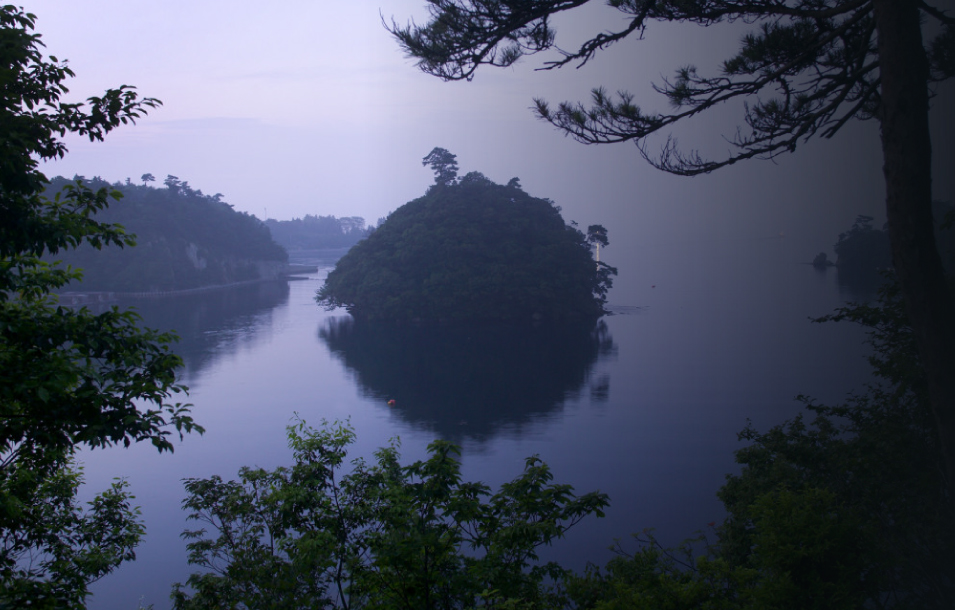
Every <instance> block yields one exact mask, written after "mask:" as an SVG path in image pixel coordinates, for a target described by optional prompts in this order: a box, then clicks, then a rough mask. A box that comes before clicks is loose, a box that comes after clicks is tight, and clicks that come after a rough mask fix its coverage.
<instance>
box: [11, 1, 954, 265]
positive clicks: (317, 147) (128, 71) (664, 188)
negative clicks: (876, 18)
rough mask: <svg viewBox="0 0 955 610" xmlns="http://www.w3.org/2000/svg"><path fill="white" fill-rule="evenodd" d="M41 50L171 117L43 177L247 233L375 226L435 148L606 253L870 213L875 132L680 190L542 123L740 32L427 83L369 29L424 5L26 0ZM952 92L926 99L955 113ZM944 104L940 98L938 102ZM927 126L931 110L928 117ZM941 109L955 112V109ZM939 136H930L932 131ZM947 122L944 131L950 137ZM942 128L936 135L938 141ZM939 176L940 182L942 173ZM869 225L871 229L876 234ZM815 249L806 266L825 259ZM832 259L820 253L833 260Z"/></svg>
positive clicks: (942, 188) (820, 235)
mask: <svg viewBox="0 0 955 610" xmlns="http://www.w3.org/2000/svg"><path fill="white" fill-rule="evenodd" d="M24 6H25V8H26V9H27V10H30V11H32V12H34V13H35V14H36V15H37V17H38V21H37V30H38V31H39V32H40V33H41V34H43V39H44V41H45V42H46V44H47V50H48V52H49V53H50V54H53V55H57V56H58V57H60V58H66V59H68V60H69V61H70V65H71V67H72V68H73V69H74V70H75V72H76V74H77V77H76V78H75V79H73V80H72V81H71V84H70V87H71V90H72V91H71V93H72V94H74V95H75V97H76V98H85V97H87V96H89V95H93V94H97V93H99V92H101V91H102V90H103V89H105V88H108V87H114V86H118V85H120V84H131V85H136V86H137V87H138V89H139V91H140V92H141V93H142V94H143V95H147V96H153V97H158V98H160V99H161V100H162V101H163V102H164V105H163V107H162V108H160V109H158V110H155V111H153V112H152V113H150V115H149V116H148V117H146V118H145V119H143V120H141V121H140V122H139V123H138V124H137V125H136V126H133V127H126V128H123V129H121V130H119V131H117V132H115V133H113V134H111V135H110V136H109V138H108V140H107V141H106V142H105V143H96V144H90V143H88V142H83V141H82V140H79V139H71V140H70V151H71V152H70V153H69V154H68V156H67V157H66V159H65V160H63V161H58V162H56V163H52V164H49V165H47V166H46V168H45V171H46V172H47V173H48V174H49V175H51V176H52V175H57V174H62V175H66V176H72V175H73V174H81V175H85V176H94V175H99V176H102V177H103V178H106V179H108V180H110V181H115V180H125V178H126V177H127V176H128V177H131V178H132V179H133V180H134V181H137V182H138V180H139V176H141V175H142V174H143V173H146V172H150V173H152V174H154V175H155V176H156V177H157V179H158V180H159V181H160V182H161V181H162V179H163V177H165V176H166V175H167V174H173V175H176V176H178V177H179V178H180V179H182V180H186V181H188V182H189V183H190V185H191V186H192V187H193V188H198V189H202V190H203V191H204V192H206V193H210V194H212V193H217V192H219V193H222V194H223V195H224V198H225V200H226V201H228V202H229V203H231V204H233V205H234V206H235V207H236V209H239V210H244V211H247V212H250V213H252V214H255V215H256V216H258V217H260V218H264V217H266V215H267V216H268V217H272V218H277V219H289V218H292V217H300V216H303V215H305V214H333V215H336V216H346V215H347V216H351V215H360V216H364V217H365V218H366V219H367V220H369V221H370V222H374V221H375V220H376V219H377V218H378V217H380V216H384V215H385V214H387V213H388V212H389V211H391V210H394V209H395V208H397V207H398V206H400V205H402V204H403V203H405V202H407V201H409V200H410V199H413V198H415V197H417V196H419V195H421V194H423V192H424V190H425V189H426V188H427V186H428V185H429V184H430V183H431V181H432V174H431V173H430V171H429V170H428V169H427V168H423V167H422V166H421V158H422V157H424V156H425V155H426V154H427V153H428V152H429V151H430V150H431V148H433V147H434V146H441V147H444V148H447V149H449V150H450V151H451V152H453V153H455V154H456V155H457V156H458V162H459V164H460V166H461V171H462V173H463V172H467V171H472V170H476V171H481V172H483V173H484V174H486V175H487V176H488V177H489V178H491V179H492V180H495V181H497V182H506V181H507V180H508V179H510V178H511V177H513V176H517V177H520V179H521V182H522V184H523V186H524V189H525V190H526V191H527V192H528V193H530V194H531V195H534V196H538V197H549V198H551V199H553V200H555V201H556V202H557V203H558V204H559V205H560V206H562V207H563V210H564V216H565V218H566V219H567V220H576V221H578V222H579V223H580V224H582V225H587V224H592V223H598V222H599V223H603V224H605V225H607V226H608V228H609V229H610V239H611V249H610V251H609V252H608V256H610V255H612V253H613V252H614V245H615V244H616V245H618V248H617V251H618V252H620V253H621V254H623V249H621V248H619V244H621V241H623V242H624V243H626V242H630V241H640V242H643V243H646V242H653V241H654V240H656V241H660V240H664V241H673V240H685V241H687V242H688V243H692V242H694V241H696V240H700V239H704V238H712V237H713V236H714V235H716V236H721V235H725V236H727V238H728V239H729V238H735V237H744V238H745V237H752V238H758V237H769V236H776V235H779V234H780V233H782V234H785V235H787V236H792V237H794V238H798V239H803V240H806V241H807V242H813V243H814V244H821V245H822V247H828V246H829V245H831V244H832V242H833V241H834V240H835V238H836V236H837V234H838V232H839V231H841V230H845V229H847V228H848V227H849V226H850V225H851V223H852V220H853V219H854V218H855V216H856V215H857V214H859V213H867V214H871V215H873V216H876V217H877V218H879V217H881V215H882V214H881V209H882V206H883V202H882V198H883V192H884V189H883V186H882V183H881V180H882V177H881V158H880V153H879V140H878V126H877V124H876V123H874V122H867V123H859V122H856V123H853V124H850V125H849V127H848V128H846V129H845V133H842V134H839V135H838V136H837V137H836V138H835V140H834V141H814V142H811V143H809V144H807V145H804V146H801V147H800V149H799V150H797V151H796V154H794V155H789V156H786V157H783V158H780V159H779V160H778V161H777V162H775V163H771V162H765V161H755V162H749V163H744V164H741V165H738V166H734V167H731V168H727V169H725V170H722V171H720V172H717V173H715V174H713V175H710V176H702V177H697V178H679V177H673V176H668V175H665V174H662V173H660V172H658V171H656V170H653V169H652V168H650V167H648V166H647V165H646V164H645V163H644V162H643V161H642V159H641V158H639V156H638V155H637V152H636V151H635V150H634V148H633V146H632V145H626V144H624V145H615V146H584V145H581V144H578V143H577V142H575V141H573V140H571V139H569V138H566V137H564V136H562V135H561V134H560V133H558V132H556V131H555V130H554V129H553V128H551V127H550V126H549V125H547V124H545V123H542V122H540V121H538V120H536V119H535V118H534V117H533V115H532V113H531V112H530V110H529V107H530V106H531V104H532V99H533V97H535V96H542V97H545V98H546V99H549V100H551V101H553V102H558V101H562V100H579V99H586V98H587V97H588V95H589V91H590V89H591V88H592V87H594V86H597V85H605V86H606V87H607V88H608V89H610V90H617V89H629V90H631V91H633V92H634V93H636V94H637V102H638V104H639V105H641V107H643V108H645V109H647V110H654V109H665V104H666V101H665V100H664V99H663V98H661V97H660V96H658V95H656V94H654V93H653V92H652V90H651V89H650V87H649V85H650V83H651V82H659V81H660V80H661V78H662V77H665V76H669V75H670V74H672V73H673V70H674V69H676V68H677V67H679V66H681V65H682V64H685V63H694V64H696V65H697V66H699V67H700V69H701V71H709V73H710V74H712V73H713V70H712V69H713V68H714V67H715V66H717V65H718V62H719V61H720V60H722V59H724V58H726V57H727V56H728V55H729V54H730V53H731V52H732V50H733V49H734V48H735V46H736V42H737V40H738V39H739V37H740V36H741V34H742V33H743V32H744V31H745V26H741V25H732V26H727V25H717V26H714V27H712V28H709V29H702V28H697V27H694V26H679V25H677V26H674V25H669V24H657V25H655V26H652V27H650V28H649V29H648V31H647V33H646V37H645V40H642V41H638V40H630V41H626V42H624V43H622V44H619V45H617V46H616V47H614V48H612V49H611V50H610V51H608V52H606V53H604V54H601V55H599V56H598V58H597V60H596V61H594V62H593V63H592V64H589V65H588V66H586V67H584V68H583V69H580V70H575V69H574V68H573V67H567V68H564V69H562V70H560V71H556V72H555V71H551V72H543V71H535V70H534V68H536V67H539V66H540V65H541V63H542V62H543V60H544V59H545V58H543V57H530V58H526V59H524V60H522V61H521V62H520V63H519V64H518V65H517V66H515V67H513V68H509V69H504V70H501V69H490V68H486V69H484V70H483V71H479V72H478V74H477V76H476V78H475V79H474V81H473V82H470V83H461V82H457V83H444V82H441V81H440V80H438V79H436V78H434V77H430V76H426V75H424V74H421V73H420V72H418V71H417V70H416V69H415V68H414V67H413V62H412V61H411V60H409V59H407V58H405V57H403V55H402V53H401V51H400V50H399V49H398V47H397V45H396V43H395V42H394V41H393V40H392V38H391V37H390V35H389V34H388V32H386V31H385V29H384V28H383V27H382V24H381V17H380V15H382V14H383V15H384V17H385V19H387V20H390V19H391V17H394V18H395V19H397V20H398V21H399V22H401V23H404V22H406V21H407V19H409V18H412V17H414V18H416V19H417V20H418V21H419V22H420V21H422V20H423V19H424V18H425V16H426V13H425V9H424V6H425V3H424V1H423V0H392V1H390V2H387V3H385V2H382V0H348V1H344V0H342V1H339V2H330V1H325V2H317V1H315V0H280V1H275V2H269V3H262V2H247V1H244V0H228V1H225V0H206V1H202V2H197V1H196V0H164V1H163V2H150V3H147V2H130V1H129V0H87V1H84V2H53V1H50V0H43V1H41V0H33V1H29V2H24ZM619 23H621V22H620V14H619V13H618V12H616V11H614V10H612V9H609V8H607V7H605V6H602V5H601V4H599V3H597V4H595V5H594V6H593V7H588V8H586V9H585V10H584V11H582V12H578V13H573V14H571V15H570V16H568V17H565V18H562V19H559V20H557V22H556V25H557V31H558V39H557V41H558V44H562V45H563V46H566V47H568V48H572V47H574V46H575V44H578V43H579V42H580V41H581V40H582V37H583V36H584V35H586V34H592V33H593V32H595V31H598V30H602V29H608V28H613V27H617V26H618V25H619ZM951 92H952V87H951V86H948V87H947V90H946V95H945V96H943V97H942V98H939V99H937V100H936V102H935V104H936V106H937V107H946V106H947V107H952V103H951V100H952V97H953V96H952V94H951ZM945 100H948V103H947V104H946V103H945ZM938 114H939V113H938V112H936V119H937V118H938V116H937V115H938ZM950 114H951V113H950ZM737 118H738V114H737V113H736V112H734V110H733V109H732V108H727V109H726V110H725V111H722V110H721V111H720V113H714V114H710V115H708V116H706V117H704V118H702V119H701V120H699V121H697V122H696V123H695V124H693V125H688V126H687V128H686V129H685V130H684V131H682V132H681V133H679V134H678V135H679V136H680V141H681V143H684V144H686V145H692V146H702V147H704V150H707V149H708V150H716V151H719V150H724V149H726V148H727V147H726V145H725V144H724V143H723V140H722V139H721V135H722V134H725V135H732V134H733V132H734V131H735V126H736V119H737ZM936 122H937V123H938V121H936ZM951 125H952V122H951V121H949V123H948V125H947V126H946V127H944V128H945V129H947V130H948V131H947V133H949V134H951V133H952V129H951ZM942 129H943V127H942V126H941V125H940V124H936V130H937V131H939V132H940V131H941V130H942ZM935 148H936V151H937V152H939V154H938V156H939V157H940V158H939V159H938V160H937V162H936V168H937V172H936V183H935V185H936V197H938V198H941V199H947V200H955V186H953V185H955V178H953V177H952V175H951V174H952V173H953V172H951V168H952V167H953V166H955V163H953V155H952V150H953V143H952V138H936V143H935ZM942 168H948V169H947V170H945V171H942ZM879 222H881V219H880V220H879ZM807 249H815V251H819V250H820V249H821V248H820V247H815V245H813V247H812V248H809V247H808V246H807ZM830 253H831V251H830Z"/></svg>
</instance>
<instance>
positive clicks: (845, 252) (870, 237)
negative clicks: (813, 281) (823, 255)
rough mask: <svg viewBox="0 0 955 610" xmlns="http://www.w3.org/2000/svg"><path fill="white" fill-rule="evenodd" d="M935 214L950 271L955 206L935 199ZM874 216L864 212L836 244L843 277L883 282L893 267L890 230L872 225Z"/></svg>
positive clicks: (938, 237) (953, 268)
mask: <svg viewBox="0 0 955 610" xmlns="http://www.w3.org/2000/svg"><path fill="white" fill-rule="evenodd" d="M932 215H933V216H934V217H935V239H936V242H937V244H938V250H939V254H940V255H941V257H942V264H943V265H944V266H945V268H946V270H947V271H948V273H952V272H953V271H955V228H953V224H955V206H952V205H951V204H949V203H945V202H942V201H933V202H932ZM872 220H873V219H872V217H871V216H863V215H860V216H858V217H857V218H856V220H855V222H854V223H853V225H852V228H850V229H849V230H848V231H846V232H845V233H840V234H839V241H838V242H836V244H835V245H834V246H833V249H834V250H835V253H836V266H837V267H838V268H839V277H840V280H843V281H848V282H854V281H862V282H873V281H874V282H876V283H878V284H880V283H882V276H881V273H882V271H883V270H885V269H889V268H891V267H892V250H891V247H890V245H889V234H888V231H887V230H886V229H885V228H883V229H876V228H874V227H873V226H872Z"/></svg>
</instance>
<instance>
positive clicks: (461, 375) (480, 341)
mask: <svg viewBox="0 0 955 610" xmlns="http://www.w3.org/2000/svg"><path fill="white" fill-rule="evenodd" d="M319 337H320V338H321V339H322V341H324V342H325V344H326V345H327V346H328V348H329V350H330V351H331V352H332V354H334V355H335V356H336V357H337V358H339V359H340V360H341V361H342V362H343V363H344V364H345V366H346V367H347V368H348V369H349V370H350V371H352V372H353V373H354V375H355V378H356V380H357V382H358V385H359V388H360V389H361V391H362V392H363V393H364V394H365V395H366V396H370V397H374V398H375V399H377V400H380V401H381V403H382V405H386V404H387V403H388V401H391V400H393V401H394V405H393V406H392V407H390V408H391V409H392V410H393V411H394V412H395V414H396V415H398V416H399V417H401V418H402V419H404V420H406V421H408V422H409V423H411V424H412V425H413V426H415V427H418V428H422V429H425V430H428V431H430V432H434V433H436V434H437V435H438V436H440V437H442V438H445V439H449V440H452V441H454V442H458V443H462V442H463V441H464V440H465V439H467V440H469V441H473V442H477V443H479V444H483V443H484V442H487V441H488V440H490V439H492V438H493V437H494V436H495V434H497V433H498V432H499V431H500V430H501V429H502V428H504V427H508V428H511V429H513V430H516V431H517V432H518V433H520V431H521V430H522V429H524V428H526V427H527V425H528V424H529V423H530V422H532V421H533V420H535V419H538V418H540V417H543V416H546V415H548V414H551V413H552V412H555V411H557V410H559V409H560V408H561V407H562V406H563V403H564V400H565V399H566V398H568V397H573V396H577V395H579V393H580V392H581V391H582V390H584V386H585V385H586V386H587V390H586V391H589V392H590V395H591V396H592V397H594V399H596V400H598V401H606V400H608V399H609V396H610V378H609V376H606V375H603V376H600V377H598V378H596V379H592V378H591V377H592V374H591V373H592V369H593V367H594V364H595V363H596V362H597V361H598V360H600V359H601V358H605V357H607V356H610V355H612V354H614V353H615V351H616V345H615V344H614V341H613V338H612V337H611V336H610V333H609V331H608V330H607V325H606V324H605V323H604V322H603V321H598V322H596V323H588V324H583V325H580V324H578V325H560V326H541V327H536V328H535V327H530V326H528V327H521V328H516V327H512V326H480V327H477V328H463V327H456V328H451V327H443V326H399V327H396V326H390V325H378V324H366V323H355V321H354V320H353V319H352V318H351V317H341V318H332V319H330V320H328V321H327V322H326V324H325V325H324V326H323V327H322V328H321V329H320V330H319ZM383 408H388V407H383Z"/></svg>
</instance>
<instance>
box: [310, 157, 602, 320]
mask: <svg viewBox="0 0 955 610" xmlns="http://www.w3.org/2000/svg"><path fill="white" fill-rule="evenodd" d="M423 164H424V165H430V166H431V168H432V169H433V170H434V172H435V183H434V184H433V185H432V186H431V187H430V188H429V189H428V191H427V193H425V195H424V196H423V197H419V198H418V199H415V200H414V201H410V202H408V203H406V204H405V205H403V206H401V207H400V208H398V209H397V210H395V211H394V212H393V213H392V214H391V215H390V216H388V218H387V220H386V221H385V222H384V223H383V224H382V225H381V226H380V227H379V228H378V229H377V230H376V231H375V232H374V233H372V234H371V235H370V236H369V237H368V238H367V239H365V240H363V241H361V242H359V243H358V244H356V245H355V246H354V247H353V248H352V249H351V250H350V251H349V252H348V253H347V254H346V255H345V256H344V257H342V258H341V260H339V261H338V264H337V266H336V267H335V269H334V270H333V271H332V272H331V273H329V275H328V278H327V279H326V280H325V284H324V286H322V288H321V289H320V290H319V291H318V294H317V296H316V300H317V301H318V303H319V304H321V305H324V306H325V307H327V308H329V309H331V308H335V307H344V308H346V309H347V310H348V312H349V313H350V314H352V315H353V316H354V317H355V318H356V319H359V320H379V321H393V322H418V321H440V322H464V321H468V322H472V321H509V322H519V321H525V320H526V321H532V320H539V321H556V320H570V319H588V318H591V319H596V318H598V317H600V316H601V315H603V314H604V313H606V311H605V309H604V305H605V303H606V295H607V291H608V290H609V289H610V287H611V285H612V277H613V276H614V275H616V273H617V270H616V269H615V268H613V267H611V266H609V265H607V264H606V263H604V262H598V261H595V260H594V256H593V246H595V245H598V244H599V245H603V246H606V245H607V244H608V241H607V231H606V229H604V228H603V227H601V226H600V225H592V226H590V227H589V229H588V231H587V234H584V233H583V232H582V231H580V230H579V229H577V228H576V224H575V223H571V225H567V224H565V223H564V220H563V218H562V217H561V215H560V208H559V207H558V206H556V205H555V204H554V203H553V202H552V201H550V200H548V199H539V198H536V197H532V196H530V195H528V194H527V193H525V192H524V191H523V190H522V189H521V187H520V184H519V182H518V180H517V179H516V178H514V179H512V180H510V181H509V182H508V183H507V184H506V185H500V184H496V183H494V182H492V181H491V180H489V179H488V178H486V177H485V176H484V175H482V174H480V173H479V172H471V173H468V174H466V175H465V176H463V177H461V178H458V176H457V162H456V160H455V155H453V154H451V153H449V152H448V151H447V150H445V149H443V148H435V149H434V150H432V151H431V153H430V154H429V155H428V156H426V157H425V158H424V161H423Z"/></svg>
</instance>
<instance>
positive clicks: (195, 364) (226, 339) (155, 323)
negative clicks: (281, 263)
mask: <svg viewBox="0 0 955 610" xmlns="http://www.w3.org/2000/svg"><path fill="white" fill-rule="evenodd" d="M288 298H289V284H288V282H287V281H284V280H283V281H276V282H259V283H255V284H244V285H240V286H234V287H230V288H224V289H219V290H209V291H204V292H196V293H187V294H181V295H176V296H166V297H163V298H154V299H130V300H127V301H124V302H122V303H121V304H120V307H121V308H123V309H125V308H127V307H132V308H134V309H135V310H136V311H137V312H138V313H139V315H141V316H142V318H143V325H144V326H147V327H149V328H157V329H159V330H164V331H166V330H174V331H176V333H177V334H178V335H179V338H180V340H179V342H178V343H177V344H175V345H174V346H173V351H174V352H176V354H178V355H179V356H180V357H181V358H182V359H183V361H184V363H185V380H186V381H187V382H188V380H189V379H192V378H195V377H196V375H198V374H199V373H200V372H202V371H203V370H205V369H206V368H208V367H209V366H210V365H211V364H213V362H214V361H215V359H216V357H217V356H218V355H219V354H223V353H233V352H235V351H237V350H240V349H243V348H248V347H251V345H252V344H253V343H254V341H255V339H256V337H258V336H260V335H261V333H262V331H263V330H264V329H268V328H270V327H271V322H270V320H269V318H270V317H271V315H272V312H273V310H274V309H275V308H276V307H278V306H279V305H284V304H285V303H287V302H288Z"/></svg>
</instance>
